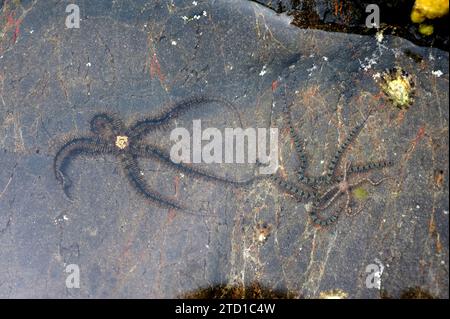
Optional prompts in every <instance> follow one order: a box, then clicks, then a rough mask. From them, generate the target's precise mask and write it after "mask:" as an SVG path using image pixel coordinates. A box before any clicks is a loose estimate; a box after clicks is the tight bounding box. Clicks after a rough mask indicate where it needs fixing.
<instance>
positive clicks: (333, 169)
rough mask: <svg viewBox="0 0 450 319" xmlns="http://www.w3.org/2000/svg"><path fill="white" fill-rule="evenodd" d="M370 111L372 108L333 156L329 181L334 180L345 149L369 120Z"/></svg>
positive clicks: (329, 170)
mask: <svg viewBox="0 0 450 319" xmlns="http://www.w3.org/2000/svg"><path fill="white" fill-rule="evenodd" d="M370 113H371V110H370V111H369V114H368V115H367V116H366V117H365V118H364V120H363V121H362V122H361V123H360V124H358V125H356V126H355V127H354V128H353V129H352V130H351V131H350V133H349V134H348V136H347V137H346V138H345V140H344V142H343V143H342V144H341V145H339V147H338V149H337V151H336V153H335V154H334V156H333V159H332V160H331V162H330V164H329V165H328V168H327V175H326V179H327V182H331V181H332V178H333V176H334V175H335V173H336V169H337V167H338V166H339V163H340V161H341V159H342V156H343V155H344V154H345V151H346V150H347V149H348V147H349V145H350V144H351V143H352V142H353V141H354V140H355V139H356V137H357V136H358V135H359V133H360V132H361V130H362V129H363V127H364V125H365V124H366V122H367V119H368V118H369V116H370Z"/></svg>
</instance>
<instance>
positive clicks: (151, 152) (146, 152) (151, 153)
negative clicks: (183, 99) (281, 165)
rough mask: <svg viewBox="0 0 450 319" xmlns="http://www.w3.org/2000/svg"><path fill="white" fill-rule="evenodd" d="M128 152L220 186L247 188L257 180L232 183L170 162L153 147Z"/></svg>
mask: <svg viewBox="0 0 450 319" xmlns="http://www.w3.org/2000/svg"><path fill="white" fill-rule="evenodd" d="M130 152H131V153H132V154H133V155H135V156H139V157H144V158H153V159H155V160H157V161H159V162H160V163H162V164H164V165H166V166H168V167H169V168H171V169H174V170H178V171H180V172H182V173H184V174H186V175H188V176H192V177H194V178H202V179H205V180H207V181H212V182H218V183H221V184H228V185H233V186H248V185H249V184H251V183H253V182H254V181H255V180H256V179H257V177H253V178H250V179H249V180H245V181H234V180H231V179H228V178H225V177H221V176H217V175H214V174H213V173H209V172H206V171H204V170H201V169H199V168H195V167H193V166H192V165H187V164H183V163H175V162H173V161H172V160H171V158H170V156H169V155H167V154H165V153H164V152H163V151H162V150H160V149H159V148H157V147H156V146H153V145H145V146H133V147H132V148H131V149H130Z"/></svg>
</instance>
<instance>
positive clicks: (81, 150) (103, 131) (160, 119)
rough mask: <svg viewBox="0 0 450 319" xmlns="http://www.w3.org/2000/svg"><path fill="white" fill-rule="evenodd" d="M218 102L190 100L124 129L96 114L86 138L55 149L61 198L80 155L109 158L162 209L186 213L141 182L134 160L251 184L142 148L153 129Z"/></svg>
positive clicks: (111, 116)
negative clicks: (148, 160)
mask: <svg viewBox="0 0 450 319" xmlns="http://www.w3.org/2000/svg"><path fill="white" fill-rule="evenodd" d="M218 101H220V102H223V100H219V99H217V98H209V97H194V98H190V99H188V100H184V101H182V102H180V103H178V104H177V105H175V106H174V107H173V108H171V109H170V110H169V111H167V112H164V113H163V114H162V115H159V116H154V117H150V118H146V119H143V120H139V121H137V122H135V123H134V124H132V125H130V126H129V127H128V128H127V127H125V125H124V124H123V122H122V121H121V120H120V119H118V118H117V116H115V115H114V114H107V113H100V114H97V115H95V116H94V117H93V118H92V119H91V121H90V128H91V135H90V136H87V137H78V138H74V139H71V140H69V141H67V142H66V143H65V144H64V145H63V146H62V147H61V148H60V149H59V151H58V152H57V154H56V156H55V158H54V164H53V169H54V173H55V177H56V179H57V181H58V182H59V183H60V184H61V185H62V187H63V190H64V193H65V195H66V196H67V197H68V198H69V199H70V198H71V196H70V194H69V189H70V187H71V185H72V183H71V181H70V179H69V178H68V176H67V175H66V174H65V169H66V168H67V165H68V164H69V162H70V159H72V158H73V157H74V156H77V155H80V154H85V155H113V156H115V157H116V158H117V159H118V162H119V163H120V166H121V167H122V169H123V171H124V173H125V175H126V177H127V179H128V182H129V183H130V184H131V186H132V187H133V188H134V189H135V190H136V191H137V192H138V193H139V194H141V195H142V196H144V197H145V198H146V199H148V200H150V201H152V202H153V203H156V204H158V205H160V206H162V207H165V208H172V209H177V210H186V208H185V207H183V206H181V205H180V204H179V203H177V202H176V201H174V200H171V199H170V198H168V197H165V196H163V195H161V194H160V193H158V192H156V191H155V190H153V189H151V188H150V187H149V186H148V184H147V183H146V182H145V181H144V179H143V178H142V174H141V169H140V168H139V164H138V161H137V158H138V157H146V158H153V159H155V160H157V161H159V162H161V163H163V164H165V165H168V166H169V167H170V168H172V169H176V170H178V171H181V172H183V173H185V174H186V175H189V176H194V177H197V178H203V179H206V180H209V181H214V182H218V183H223V184H230V185H236V186H245V185H248V184H250V183H251V182H253V179H249V180H247V181H242V182H241V181H233V180H230V179H227V178H224V177H220V176H216V175H214V174H212V173H208V172H205V171H203V170H200V169H197V168H194V167H192V166H189V165H187V164H182V163H175V162H173V161H172V160H171V159H170V157H169V156H168V155H166V154H165V153H164V152H163V151H162V150H160V149H159V148H157V147H156V146H153V145H143V144H142V137H143V136H144V135H146V134H149V133H150V132H152V131H154V130H156V129H160V128H164V127H165V126H166V125H167V124H168V123H169V122H170V121H171V120H172V119H174V118H176V117H178V116H180V115H181V114H183V113H184V112H187V111H188V110H189V109H191V108H193V107H195V106H199V105H201V104H205V103H209V102H218Z"/></svg>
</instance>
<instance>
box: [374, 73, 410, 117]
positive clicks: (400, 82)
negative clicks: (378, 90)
mask: <svg viewBox="0 0 450 319" xmlns="http://www.w3.org/2000/svg"><path fill="white" fill-rule="evenodd" d="M382 80H383V82H382V85H381V87H382V89H383V91H384V93H385V94H386V95H387V96H388V98H389V99H390V100H391V101H392V103H393V104H394V106H396V107H398V108H400V109H407V108H409V106H410V105H411V104H412V103H413V102H414V98H413V95H414V81H413V79H412V77H411V75H409V74H408V73H407V72H406V71H404V70H402V69H401V68H392V69H391V70H389V71H387V72H386V73H384V74H383V76H382Z"/></svg>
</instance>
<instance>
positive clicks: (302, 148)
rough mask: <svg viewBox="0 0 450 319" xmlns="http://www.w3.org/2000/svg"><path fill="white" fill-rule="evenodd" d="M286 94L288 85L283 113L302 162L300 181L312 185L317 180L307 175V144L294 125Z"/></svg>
mask: <svg viewBox="0 0 450 319" xmlns="http://www.w3.org/2000/svg"><path fill="white" fill-rule="evenodd" d="M286 95H287V92H286V85H285V86H284V92H283V98H284V105H283V109H282V111H283V112H282V113H283V118H284V121H285V123H286V126H287V128H288V129H289V135H290V137H291V140H292V142H293V143H294V148H295V152H296V154H297V157H298V160H299V162H300V164H299V167H298V170H297V174H298V179H299V181H300V182H302V183H304V184H307V185H311V184H314V183H315V182H316V180H315V179H314V178H311V177H307V176H306V175H305V172H306V169H307V167H308V160H307V157H306V152H305V146H304V145H303V142H302V140H301V138H300V136H299V135H298V134H297V132H296V131H295V128H294V125H292V115H291V110H290V107H289V105H288V103H287V96H286Z"/></svg>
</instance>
